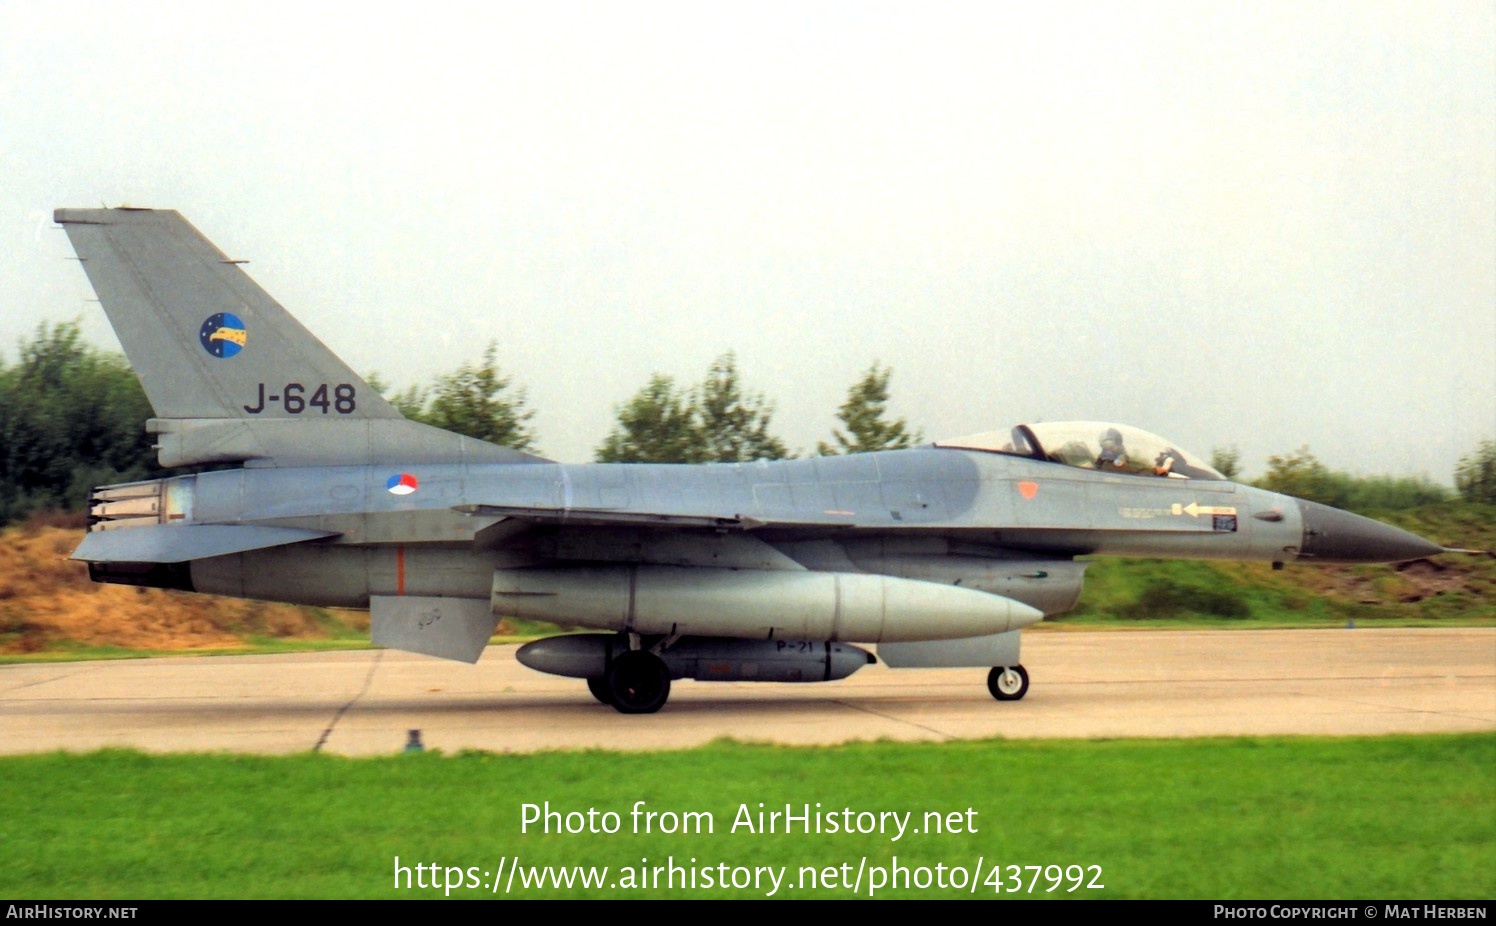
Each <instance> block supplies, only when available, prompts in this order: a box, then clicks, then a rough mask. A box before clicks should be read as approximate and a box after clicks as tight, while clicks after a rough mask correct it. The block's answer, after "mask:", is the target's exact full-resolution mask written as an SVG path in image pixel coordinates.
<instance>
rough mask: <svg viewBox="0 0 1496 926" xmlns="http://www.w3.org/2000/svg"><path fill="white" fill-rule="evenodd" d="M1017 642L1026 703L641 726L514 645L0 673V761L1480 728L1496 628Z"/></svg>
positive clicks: (673, 716)
mask: <svg viewBox="0 0 1496 926" xmlns="http://www.w3.org/2000/svg"><path fill="white" fill-rule="evenodd" d="M1023 646H1024V654H1023V662H1024V665H1025V666H1026V667H1027V668H1028V670H1029V674H1030V676H1031V677H1032V680H1033V682H1032V687H1031V688H1030V690H1029V693H1028V696H1027V697H1026V698H1025V699H1024V700H1022V701H1016V702H1008V703H999V702H997V701H994V700H993V699H992V698H991V696H989V695H988V694H987V689H986V684H985V680H986V673H985V672H984V671H983V670H980V669H942V670H907V669H906V670H892V669H888V668H886V667H884V666H883V665H881V664H880V665H875V666H869V667H868V668H866V669H864V670H862V671H860V672H858V673H857V674H856V675H854V676H852V677H851V678H849V679H846V680H844V681H839V682H830V683H819V684H803V685H788V684H752V683H720V682H714V683H699V682H691V681H677V682H676V683H675V685H674V689H673V691H672V694H671V697H670V701H669V703H668V704H666V705H665V708H664V709H663V710H662V711H660V712H659V713H658V714H651V715H641V716H625V715H622V714H619V713H617V712H616V711H614V710H613V709H612V708H609V707H604V706H603V705H601V704H598V703H597V702H596V701H594V700H593V699H592V697H591V696H590V695H589V694H588V693H587V690H586V688H585V686H584V685H583V683H582V682H581V681H580V680H571V679H564V678H556V677H553V676H548V675H541V674H538V673H536V672H532V671H530V670H529V669H526V668H524V667H522V666H520V665H519V664H518V663H517V662H515V660H514V647H512V646H494V647H489V649H488V651H487V653H485V655H484V657H483V659H482V660H481V661H480V662H479V663H478V664H477V665H475V666H467V665H463V664H460V663H452V662H445V661H442V660H438V659H431V658H427V657H423V656H416V655H411V654H408V653H399V652H395V651H384V650H367V651H354V652H335V653H316V654H296V655H276V656H216V657H189V656H183V657H168V658H161V659H138V660H118V661H99V662H72V663H47V664H19V665H6V666H0V753H26V752H46V751H51V750H59V749H60V750H70V751H88V750H94V749H100V748H105V747H131V748H136V749H141V750H145V751H150V752H168V751H170V752H207V751H212V752H243V753H291V752H300V751H308V750H321V751H324V752H329V753H337V754H343V755H376V754H384V753H393V752H398V751H399V750H400V749H401V748H402V747H404V745H405V743H406V739H407V735H408V732H407V731H410V730H419V731H420V736H421V740H422V742H423V744H424V745H425V747H426V748H427V749H441V750H443V751H445V752H449V753H450V752H456V751H459V750H463V749H481V750H488V751H493V752H530V751H536V750H553V749H588V748H601V749H654V748H666V749H670V748H684V747H689V746H694V745H697V744H701V743H706V742H710V741H711V740H714V739H719V738H723V737H731V738H733V739H737V740H742V741H750V742H773V743H785V744H828V743H840V742H847V741H852V740H876V739H890V740H930V741H940V740H953V739H975V738H985V737H1008V738H1016V739H1028V738H1054V737H1079V738H1097V737H1107V738H1111V737H1198V736H1242V735H1274V734H1313V735H1330V736H1338V735H1360V734H1388V733H1433V732H1455V731H1472V730H1496V629H1460V628H1455V629H1429V630H1423V629H1342V630H1285V631H1264V630H1258V631H1137V632H1116V631H1095V632H1091V631H1085V632H1077V631H1050V632H1038V633H1026V634H1025V635H1024V644H1023Z"/></svg>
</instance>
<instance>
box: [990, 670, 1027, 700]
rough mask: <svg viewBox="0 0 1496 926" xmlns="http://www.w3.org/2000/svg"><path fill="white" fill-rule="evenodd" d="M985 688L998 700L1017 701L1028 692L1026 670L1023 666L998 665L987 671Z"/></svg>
mask: <svg viewBox="0 0 1496 926" xmlns="http://www.w3.org/2000/svg"><path fill="white" fill-rule="evenodd" d="M987 690H988V691H990V692H992V697H994V698H996V699H997V700H999V701H1017V700H1019V699H1020V698H1022V697H1023V696H1024V695H1026V694H1028V670H1027V669H1025V668H1024V667H1023V666H998V667H997V668H995V669H993V670H992V671H991V672H988V673H987Z"/></svg>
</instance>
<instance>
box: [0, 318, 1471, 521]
mask: <svg viewBox="0 0 1496 926" xmlns="http://www.w3.org/2000/svg"><path fill="white" fill-rule="evenodd" d="M892 376H893V371H892V370H891V369H890V368H889V367H887V366H884V365H882V364H880V363H878V362H874V363H873V364H872V365H871V366H870V367H869V368H868V369H867V370H866V371H865V372H864V373H863V375H862V376H861V377H859V378H858V379H857V381H856V382H854V383H853V384H852V385H851V386H850V387H849V389H848V390H847V398H846V401H845V402H843V403H842V405H841V406H840V407H839V408H838V409H837V412H836V419H837V421H838V422H839V423H840V424H839V426H838V427H836V428H834V429H833V431H832V433H831V436H830V439H829V440H827V441H823V442H820V443H818V444H817V446H816V452H817V453H818V454H820V455H823V456H824V455H831V454H847V453H866V452H869V451H874V450H896V449H902V448H905V447H911V446H914V445H915V444H918V443H921V442H922V441H923V440H924V436H923V434H922V433H921V432H920V431H919V430H917V429H914V428H911V427H910V426H909V425H908V423H907V422H906V421H905V420H904V419H902V418H894V417H892V416H891V415H890V414H889V410H888V402H889V396H890V383H891V380H892ZM369 383H370V385H371V386H373V387H374V388H376V389H378V390H379V391H380V392H381V393H384V394H386V395H387V396H388V397H389V399H390V401H391V402H392V403H393V404H394V405H395V407H396V408H398V409H399V410H400V411H401V413H402V414H404V415H405V416H406V417H408V418H411V419H414V420H417V421H422V422H425V423H427V424H432V425H435V426H437V427H440V428H444V429H446V430H449V431H456V432H458V433H460V434H467V435H469V436H472V437H476V438H479V439H480V440H486V441H491V442H493V443H496V444H502V445H504V446H509V447H515V448H518V449H521V450H531V451H535V450H537V446H538V437H537V434H536V432H535V427H534V416H535V413H534V411H533V410H532V409H530V408H529V406H528V397H527V396H526V394H525V390H524V389H523V388H522V387H518V386H516V385H515V384H514V383H513V380H512V378H511V377H509V376H508V375H505V374H504V373H503V371H502V370H501V369H500V367H499V364H498V360H497V346H496V345H494V344H490V345H489V346H488V348H487V349H486V350H485V351H484V352H483V354H482V357H481V359H480V360H479V361H478V362H477V363H466V364H463V365H462V366H460V367H458V368H457V369H456V370H455V371H453V372H451V373H447V374H444V375H440V376H438V377H436V378H435V379H433V380H432V381H431V383H430V384H429V385H426V386H411V387H408V388H406V389H404V390H403V391H392V390H391V389H390V387H389V386H388V385H386V384H384V383H382V382H381V381H380V379H379V377H378V376H377V375H371V376H370V377H369ZM773 414H774V404H773V403H772V402H770V401H769V400H768V399H767V398H765V396H764V395H763V393H761V392H758V391H756V390H754V389H751V388H749V387H748V386H747V385H746V384H745V383H744V381H743V377H742V375H741V372H740V371H739V369H738V362H737V356H736V355H735V354H733V353H731V352H729V353H725V354H723V355H721V356H719V357H718V358H717V359H716V360H714V361H713V362H712V363H711V364H710V365H709V366H708V367H707V369H706V372H705V375H704V376H703V377H702V378H701V380H700V381H699V382H695V383H691V384H688V385H682V384H679V383H677V382H676V381H675V380H674V379H673V378H671V377H669V376H666V375H664V374H660V373H656V374H654V375H653V376H651V377H650V379H649V381H648V382H646V383H645V384H644V386H642V387H641V388H640V389H639V391H638V392H636V393H635V394H634V395H633V396H632V397H631V398H629V399H628V400H627V401H626V402H624V403H623V404H621V405H619V406H618V407H617V409H616V420H615V421H614V424H613V426H612V428H611V429H610V430H609V432H608V434H607V435H606V436H605V437H604V438H603V440H602V442H601V443H600V444H598V446H597V448H596V452H595V459H596V460H597V461H599V462H605V463H711V462H722V463H734V462H748V461H752V460H773V459H783V458H785V457H788V456H790V451H789V449H788V447H787V445H786V444H785V443H784V441H783V440H781V439H780V438H778V437H777V436H775V435H774V433H773V431H772V428H771V424H772V420H773ZM150 416H151V409H150V403H149V402H147V401H146V397H145V393H144V391H143V390H142V389H141V387H140V383H139V381H138V380H137V379H136V377H135V375H134V374H133V373H132V372H131V371H130V369H129V366H128V365H127V364H126V362H125V359H124V358H123V357H121V356H119V355H118V354H113V353H108V352H105V351H100V350H98V349H97V348H94V347H90V346H89V345H87V344H85V343H84V342H83V339H82V334H81V332H80V330H79V326H78V325H77V324H76V323H62V324H58V325H53V326H47V325H43V326H41V327H40V328H38V329H37V332H36V334H35V335H34V336H33V337H32V338H31V339H30V340H29V341H25V342H23V343H22V344H21V346H20V351H19V354H18V359H17V362H16V363H15V364H13V365H6V364H5V363H4V362H3V359H0V524H3V523H8V522H10V521H14V520H17V519H19V518H23V517H25V516H26V515H28V514H30V513H32V512H36V511H43V510H57V509H60V510H68V511H76V510H80V509H81V508H82V507H83V506H84V504H85V503H86V501H87V498H88V491H89V489H90V487H92V486H95V485H106V484H110V483H117V482H129V481H133V480H138V479H149V478H154V477H156V476H159V475H162V474H163V473H164V471H162V470H161V469H160V468H159V467H157V465H156V457H155V451H154V450H153V449H152V442H153V439H152V438H151V436H150V435H148V434H146V433H145V429H144V423H145V420H146V419H147V418H149V417H150ZM1211 462H1212V464H1213V465H1214V466H1215V467H1216V468H1217V469H1218V470H1220V471H1221V472H1222V474H1223V475H1225V476H1227V477H1228V478H1234V477H1236V476H1237V475H1239V472H1240V454H1239V452H1237V451H1236V449H1235V448H1234V447H1231V448H1218V449H1217V450H1216V451H1215V452H1214V453H1213V454H1212V461H1211ZM175 472H180V470H176V471H175ZM1454 482H1455V487H1456V494H1457V496H1458V497H1460V498H1463V499H1465V500H1466V501H1470V502H1478V503H1483V504H1496V441H1491V440H1488V441H1484V442H1482V443H1481V444H1480V446H1479V447H1477V448H1476V449H1475V450H1474V451H1472V452H1471V453H1470V454H1468V455H1466V456H1465V457H1463V458H1462V459H1461V460H1460V462H1459V465H1458V466H1457V467H1456V469H1455V472H1454ZM1255 484H1256V485H1259V486H1261V487H1263V488H1268V489H1272V490H1274V491H1278V492H1284V493H1287V494H1291V495H1296V496H1298V497H1300V498H1307V499H1310V500H1311V501H1318V502H1323V503H1325V504H1329V505H1334V506H1335V507H1338V508H1347V509H1350V510H1363V511H1364V510H1376V509H1393V508H1407V507H1413V506H1416V505H1423V504H1430V503H1434V502H1439V501H1443V500H1445V499H1446V498H1447V497H1448V496H1449V493H1448V491H1447V490H1446V489H1444V488H1443V487H1441V486H1438V485H1436V484H1434V483H1432V482H1429V481H1428V480H1427V479H1422V478H1401V477H1391V476H1372V477H1357V476H1352V475H1350V474H1347V473H1342V472H1337V471H1333V470H1330V469H1329V468H1328V467H1326V466H1325V465H1324V464H1323V463H1321V462H1320V461H1319V460H1317V459H1316V458H1315V457H1314V456H1313V454H1311V453H1310V452H1309V448H1308V447H1301V448H1299V449H1298V450H1297V451H1294V452H1292V453H1288V454H1283V455H1280V456H1272V457H1269V458H1268V470H1267V473H1266V474H1265V475H1264V476H1263V477H1261V478H1260V479H1257V480H1255Z"/></svg>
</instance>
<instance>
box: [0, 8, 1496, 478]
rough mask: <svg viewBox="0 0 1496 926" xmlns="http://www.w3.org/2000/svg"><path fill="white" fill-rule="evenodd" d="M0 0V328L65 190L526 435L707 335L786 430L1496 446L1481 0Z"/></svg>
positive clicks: (31, 321)
mask: <svg viewBox="0 0 1496 926" xmlns="http://www.w3.org/2000/svg"><path fill="white" fill-rule="evenodd" d="M1042 6H1043V9H1040V7H1041V5H1040V4H1033V3H1022V4H1020V3H1016V2H1015V3H1003V2H984V3H920V4H913V3H908V4H905V3H894V4H885V3H869V2H856V3H851V2H847V3H807V2H799V3H788V4H777V3H766V2H762V0H759V2H754V3H751V4H747V3H745V4H737V3H726V2H704V0H694V2H685V3H659V2H648V0H640V2H629V3H613V2H601V3H581V4H577V3H558V2H545V3H476V4H455V3H442V2H426V3H421V4H380V3H366V4H359V5H356V6H355V5H352V4H323V3H307V2H299V3H294V4H282V3H255V4H242V5H241V4H230V3H211V4H204V3H183V4H170V3H152V2H141V3H131V4H122V3H104V4H100V3H92V2H80V0H73V2H69V3H67V4H53V3H25V2H10V0H0V356H4V357H5V358H6V360H7V362H9V361H13V360H14V358H15V346H16V344H17V343H18V342H19V341H20V340H22V339H24V338H26V337H29V336H30V335H31V333H33V332H34V331H35V329H36V327H37V325H38V324H41V323H55V322H59V321H65V320H73V319H78V320H81V322H82V323H83V326H84V330H85V332H86V333H87V335H88V337H89V338H90V340H92V341H93V342H95V343H97V344H99V345H101V346H105V347H108V348H110V349H118V342H117V341H115V340H114V338H113V335H112V334H111V333H110V331H109V327H108V324H107V322H106V321H105V319H104V316H103V313H102V312H101V311H100V310H99V307H98V305H97V304H96V303H91V302H89V301H87V300H88V299H89V298H91V297H92V291H91V290H90V289H89V287H88V283H87V281H86V279H85V277H84V276H83V273H82V272H81V270H80V268H79V266H78V264H77V263H76V262H73V261H69V260H67V259H66V258H67V257H69V256H70V255H71V253H72V252H71V250H70V248H69V247H68V244H67V241H66V237H65V235H64V234H63V232H62V231H60V230H58V229H56V228H55V227H53V226H52V224H51V221H50V217H51V212H52V210H53V209H54V208H55V207H58V206H95V205H98V204H100V203H105V204H108V205H119V204H133V205H144V206H155V207H162V208H173V209H177V210H180V211H181V212H182V213H183V214H184V215H186V216H187V218H188V220H189V221H191V222H193V223H194V224H195V225H197V227H198V228H199V229H201V230H202V231H203V232H204V233H205V234H207V235H208V236H209V237H210V238H211V239H213V240H214V242H215V243H217V244H218V245H219V246H220V247H221V248H222V249H224V250H225V251H226V252H228V253H229V254H230V255H231V256H233V257H238V258H245V259H249V260H250V261H251V263H250V264H249V265H248V267H247V268H246V269H247V270H248V271H249V273H250V274H251V275H252V276H253V277H255V279H256V280H257V281H258V282H259V283H260V284H261V285H262V286H264V287H265V288H266V289H267V290H268V291H269V292H270V293H271V294H272V295H273V296H275V297H276V298H277V299H278V300H279V301H280V302H282V303H283V304H284V305H285V306H286V307H287V308H288V309H290V310H291V311H292V313H293V314H296V315H297V316H298V317H299V318H300V319H301V320H302V321H303V322H304V323H305V324H306V325H307V326H308V327H309V328H311V329H312V330H313V331H314V332H316V333H317V334H318V335H319V336H320V337H321V338H322V340H323V341H325V342H326V343H327V344H328V345H329V346H330V347H331V348H332V349H333V350H334V351H336V352H338V353H339V354H341V355H342V356H343V357H344V358H345V359H346V360H347V361H348V362H349V363H350V365H351V366H353V367H354V369H356V370H359V371H362V372H369V371H378V372H379V373H380V374H381V375H382V376H383V377H384V378H385V379H386V380H387V381H389V382H391V383H393V384H395V385H397V386H403V385H408V384H411V383H417V382H420V383H424V382H427V381H429V380H430V379H431V378H432V377H433V376H435V375H437V374H439V373H443V372H447V371H450V370H452V369H454V368H456V367H457V366H458V365H459V364H461V363H463V362H471V361H477V360H478V359H479V358H480V356H481V353H482V349H483V346H484V345H485V344H486V343H488V342H489V341H494V342H496V343H497V345H498V356H499V360H500V363H501V364H502V366H503V367H504V369H505V370H506V371H507V372H509V373H511V374H512V375H513V377H514V381H515V383H516V384H517V385H523V386H524V387H525V388H526V389H527V390H528V394H529V402H530V405H531V406H532V407H533V408H534V409H535V410H536V411H537V412H538V415H537V417H536V419H535V425H536V428H537V430H538V433H539V443H540V448H541V450H542V452H544V453H546V454H547V455H549V456H552V457H555V458H558V459H562V460H567V461H581V460H587V459H590V458H591V456H592V452H593V450H594V448H595V447H596V446H597V444H598V443H599V442H600V441H601V440H602V438H603V436H604V435H605V434H606V433H607V431H608V428H609V426H610V424H611V423H612V421H613V420H614V413H615V409H616V407H617V406H618V405H619V404H621V403H623V402H625V401H626V400H627V399H628V398H629V397H630V396H631V395H632V394H633V393H634V392H636V391H637V390H638V389H639V388H640V387H641V386H643V385H644V383H645V382H646V380H647V379H648V378H649V376H650V374H651V373H654V372H662V373H666V374H669V375H672V376H674V377H675V378H676V379H677V381H679V382H682V383H692V382H695V381H697V380H698V379H700V378H701V377H702V376H703V374H704V373H705V372H706V369H707V367H708V365H709V364H710V363H711V362H712V360H713V359H714V358H715V357H717V356H718V355H719V354H722V353H723V352H726V351H729V350H733V351H736V352H737V354H738V358H739V368H740V370H741V372H742V373H743V375H744V377H745V379H746V380H747V382H748V384H749V385H750V386H751V387H753V388H755V389H757V390H759V391H761V392H763V393H765V394H766V395H767V396H768V397H769V398H770V399H771V400H772V401H773V402H774V403H775V404H776V406H777V412H776V414H775V417H774V430H775V431H776V432H777V433H779V434H780V435H781V436H782V437H783V438H784V439H785V440H786V441H787V442H788V443H789V445H790V446H791V447H792V448H796V449H799V450H800V451H802V452H811V451H813V448H814V446H815V443H816V441H817V440H823V439H826V438H827V436H828V435H829V433H830V430H831V428H832V427H833V426H834V425H835V424H836V421H835V420H834V414H835V410H836V407H837V406H838V405H839V404H840V403H841V402H842V400H843V399H844V398H845V395H846V391H847V388H848V386H849V385H850V384H851V383H852V382H853V381H854V380H856V379H857V378H858V377H859V376H860V374H861V373H862V372H863V371H864V370H866V368H867V367H868V366H869V365H870V364H871V363H872V362H873V361H874V360H880V361H882V362H883V363H885V364H887V365H889V366H891V367H892V368H893V370H894V375H893V383H892V386H893V409H894V412H895V413H896V414H898V415H902V416H904V417H907V418H908V419H909V421H910V423H911V424H912V425H915V426H917V427H920V428H922V429H923V430H924V432H925V434H926V436H927V437H930V438H936V437H942V436H954V435H959V434H966V433H970V432H974V431H984V430H991V429H995V428H999V427H1007V426H1009V425H1011V424H1013V423H1017V422H1021V421H1034V420H1061V419H1074V418H1079V419H1107V420H1116V421H1122V422H1126V423H1130V424H1134V425H1136V426H1138V427H1142V428H1145V429H1147V430H1151V431H1155V432H1158V433H1161V434H1164V435H1166V436H1168V437H1170V438H1171V439H1173V440H1175V441H1177V442H1178V443H1179V444H1181V445H1182V446H1184V447H1186V448H1189V449H1192V450H1195V451H1196V452H1198V453H1201V454H1208V453H1209V452H1210V450H1211V448H1213V447H1218V446H1224V445H1228V444H1235V445H1237V446H1238V447H1239V448H1240V450H1241V452H1242V457H1243V463H1244V464H1245V467H1246V470H1247V472H1248V473H1249V474H1250V473H1260V472H1261V471H1262V470H1263V469H1264V467H1265V461H1266V458H1267V456H1268V455H1269V454H1274V453H1282V452H1286V451H1291V450H1293V449H1295V448H1297V447H1299V446H1300V445H1302V444H1308V445H1309V447H1310V449H1311V451H1312V452H1313V453H1315V454H1316V455H1317V456H1319V457H1320V458H1321V459H1322V460H1323V461H1324V462H1326V463H1327V464H1328V465H1330V466H1332V467H1333V468H1336V469H1344V470H1349V471H1352V472H1358V473H1362V474H1373V473H1391V474H1396V475H1415V474H1426V475H1427V476H1429V477H1430V478H1432V479H1434V480H1436V481H1439V482H1442V483H1446V484H1447V483H1449V482H1451V471H1452V469H1453V467H1454V465H1455V462H1456V460H1457V459H1458V458H1459V457H1460V456H1462V455H1463V454H1466V453H1468V452H1470V451H1471V450H1473V449H1474V448H1475V446H1476V445H1477V444H1478V443H1479V442H1480V441H1481V440H1482V439H1487V438H1493V437H1496V5H1493V4H1492V3H1490V2H1470V3H1463V2H1427V3H1416V4H1415V3H1406V2H1401V3H1392V4H1386V3H1374V2H1362V0H1357V2H1344V3H1339V2H1336V3H1313V2H1303V0H1295V2H1290V3H1278V4H1275V3H1266V2H1264V3H1251V4H1238V3H1212V2H1206V3H1199V2H1187V3H1143V2H1137V3H1116V2H1107V3H1090V2H1085V3H1063V2H1062V3H1055V4H1046V5H1042Z"/></svg>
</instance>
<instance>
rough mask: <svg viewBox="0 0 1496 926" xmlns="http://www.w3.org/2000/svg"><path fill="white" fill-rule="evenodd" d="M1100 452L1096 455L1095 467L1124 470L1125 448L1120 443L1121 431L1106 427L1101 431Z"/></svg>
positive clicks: (1125, 462)
mask: <svg viewBox="0 0 1496 926" xmlns="http://www.w3.org/2000/svg"><path fill="white" fill-rule="evenodd" d="M1099 439H1100V441H1101V453H1100V455H1098V456H1097V457H1096V468H1097V469H1101V470H1126V469H1127V448H1126V447H1125V446H1123V444H1122V432H1121V431H1118V430H1117V429H1116V428H1107V429H1106V430H1105V431H1102V432H1101V437H1100V438H1099Z"/></svg>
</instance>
